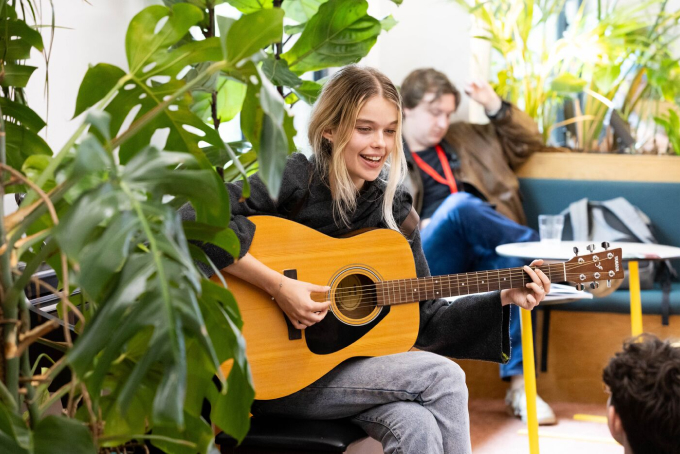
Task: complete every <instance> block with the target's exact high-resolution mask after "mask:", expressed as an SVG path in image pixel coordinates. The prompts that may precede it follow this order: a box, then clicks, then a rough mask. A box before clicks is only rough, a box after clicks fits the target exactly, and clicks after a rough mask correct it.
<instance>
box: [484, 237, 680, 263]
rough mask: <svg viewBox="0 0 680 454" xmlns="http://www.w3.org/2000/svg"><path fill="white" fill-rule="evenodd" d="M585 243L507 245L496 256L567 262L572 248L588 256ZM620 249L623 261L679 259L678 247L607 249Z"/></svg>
mask: <svg viewBox="0 0 680 454" xmlns="http://www.w3.org/2000/svg"><path fill="white" fill-rule="evenodd" d="M590 243H593V242H590ZM588 244H589V242H587V241H560V242H548V241H530V242H527V243H508V244H501V245H500V246H497V247H496V254H498V255H501V256H503V257H520V258H524V259H538V258H541V259H546V260H569V259H570V258H572V257H574V247H577V248H578V249H579V251H578V252H579V254H590V252H589V251H588V250H587V249H586V246H588ZM593 244H595V246H596V250H600V251H601V250H602V247H601V246H600V244H599V243H593ZM617 248H621V252H622V253H623V260H628V261H630V260H636V261H637V260H666V259H675V258H680V247H675V246H666V245H663V244H648V243H627V242H623V241H612V242H611V243H609V249H617Z"/></svg>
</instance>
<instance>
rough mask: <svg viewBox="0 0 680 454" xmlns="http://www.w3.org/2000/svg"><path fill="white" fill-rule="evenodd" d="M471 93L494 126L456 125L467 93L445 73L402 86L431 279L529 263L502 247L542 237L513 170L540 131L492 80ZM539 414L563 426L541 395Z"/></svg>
mask: <svg viewBox="0 0 680 454" xmlns="http://www.w3.org/2000/svg"><path fill="white" fill-rule="evenodd" d="M466 92H467V93H468V95H469V96H470V97H471V98H472V99H473V100H475V101H477V102H479V103H480V104H481V105H482V106H484V108H485V110H486V114H487V116H488V117H489V119H490V120H491V122H490V124H488V125H477V124H470V123H465V122H457V123H453V124H449V117H450V116H451V114H453V113H454V112H455V111H456V109H457V107H458V106H459V104H460V93H459V91H458V90H457V89H456V88H455V87H454V86H453V84H451V82H450V81H449V80H448V78H447V77H446V76H445V75H444V74H442V73H441V72H438V71H436V70H434V69H419V70H416V71H413V72H412V73H411V74H409V75H408V76H407V77H406V79H405V80H404V82H403V83H402V85H401V95H402V103H403V110H404V123H403V135H404V141H405V144H404V145H405V146H404V149H405V152H406V158H407V161H408V165H409V182H408V185H409V186H410V190H411V193H412V195H413V199H414V206H415V208H416V210H417V211H418V213H419V214H420V217H421V219H422V223H421V237H422V242H423V250H424V251H425V256H426V258H427V261H428V264H429V266H430V271H431V272H432V275H441V274H454V273H464V272H471V271H481V270H489V269H498V268H511V267H519V266H522V265H524V264H525V263H524V261H522V260H520V259H515V258H507V257H500V256H498V255H497V254H496V252H495V249H496V246H498V245H499V244H505V243H515V242H522V241H535V240H537V239H538V235H537V234H536V232H535V231H534V230H532V229H530V228H529V227H526V226H525V225H523V224H525V216H524V211H523V209H522V203H521V199H520V195H519V182H518V180H517V177H516V176H515V173H514V169H515V168H516V167H517V166H519V165H520V164H522V163H523V162H524V161H525V160H526V159H527V158H528V157H529V156H530V155H531V154H532V153H534V152H535V151H536V150H538V149H539V148H541V147H542V146H543V142H542V140H541V135H540V133H539V132H538V128H537V127H536V124H535V123H534V122H533V120H531V118H529V117H528V116H527V115H526V114H524V113H523V112H521V111H520V110H518V109H517V108H516V107H514V106H512V105H511V104H509V103H507V102H504V101H502V100H501V98H500V97H499V96H498V95H497V94H496V93H495V92H494V91H493V89H492V88H491V86H490V85H489V84H488V83H486V82H481V83H473V84H470V85H469V86H468V87H467V89H466ZM510 317H511V319H510V336H511V357H510V361H509V362H508V363H507V364H503V365H501V377H502V378H503V379H505V380H509V381H510V389H509V390H508V392H507V395H506V404H507V405H508V409H509V411H510V412H511V413H512V414H513V415H515V416H518V417H520V418H522V420H523V421H526V415H527V413H526V396H525V394H524V375H523V368H522V343H521V329H520V322H519V318H520V317H519V311H518V310H512V312H511V315H510ZM537 413H538V420H539V424H555V423H556V422H557V419H556V418H555V414H554V413H553V411H552V409H551V408H550V406H549V405H548V404H546V403H545V402H544V401H543V400H542V399H541V398H540V397H539V398H538V402H537Z"/></svg>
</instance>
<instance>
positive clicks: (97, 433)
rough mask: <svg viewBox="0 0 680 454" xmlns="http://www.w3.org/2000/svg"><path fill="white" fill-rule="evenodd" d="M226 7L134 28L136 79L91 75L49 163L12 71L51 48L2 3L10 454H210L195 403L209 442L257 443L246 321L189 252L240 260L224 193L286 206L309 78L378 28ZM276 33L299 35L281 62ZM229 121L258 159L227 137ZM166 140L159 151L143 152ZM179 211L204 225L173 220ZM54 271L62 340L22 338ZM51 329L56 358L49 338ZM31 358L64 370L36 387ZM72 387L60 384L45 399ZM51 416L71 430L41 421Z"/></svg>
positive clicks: (3, 322)
mask: <svg viewBox="0 0 680 454" xmlns="http://www.w3.org/2000/svg"><path fill="white" fill-rule="evenodd" d="M19 3H20V4H21V5H22V6H32V3H31V2H30V0H24V1H23V2H19ZM218 3H223V2H222V1H220V0H215V1H210V0H198V1H196V0H186V1H181V0H166V2H165V6H164V5H154V6H150V7H148V8H145V9H144V10H142V11H141V12H140V13H139V14H137V15H136V16H135V17H134V18H133V19H132V21H131V22H130V26H129V28H128V32H127V36H126V43H125V46H126V56H127V63H128V68H127V69H122V68H118V67H116V66H113V65H109V64H106V63H100V64H97V65H95V66H92V67H90V69H89V70H88V71H87V73H86V74H85V77H84V79H83V81H82V83H81V87H80V91H79V93H78V98H77V101H76V111H75V116H79V115H81V114H82V118H84V120H83V122H82V125H81V126H80V128H79V129H78V130H77V131H76V132H75V133H74V134H73V136H72V137H71V138H70V140H68V142H67V143H66V144H65V145H64V146H63V147H62V148H61V149H60V150H58V151H57V152H56V153H54V154H53V153H52V150H51V149H50V148H49V146H48V145H47V144H46V143H45V142H44V141H43V140H42V139H40V137H39V136H38V132H39V131H40V130H41V129H42V128H43V127H44V122H43V121H42V120H41V119H40V118H39V117H38V116H37V115H36V114H35V113H34V112H33V111H32V110H30V108H29V107H28V106H27V105H26V103H25V102H24V98H23V96H22V91H21V90H22V88H23V87H25V86H26V83H27V82H28V79H29V77H30V74H31V72H32V70H33V69H34V68H31V67H27V66H25V65H23V64H22V63H21V62H22V61H23V60H24V59H26V58H27V52H30V49H31V48H35V49H38V50H41V49H42V39H41V37H40V34H39V33H38V32H37V31H36V30H35V27H32V26H29V25H28V22H29V21H30V19H31V17H30V13H29V16H28V17H26V16H25V15H23V14H24V13H23V11H30V8H25V9H21V8H15V6H17V5H15V4H12V5H10V4H9V3H8V2H0V13H1V14H0V29H2V30H4V31H5V32H4V33H2V34H0V43H1V44H2V46H4V49H5V54H4V55H5V60H4V61H3V68H4V71H3V73H2V74H4V75H3V76H2V77H1V78H0V82H1V83H2V87H3V89H2V95H3V96H2V97H1V98H0V109H2V119H3V121H2V122H0V132H1V133H2V134H0V191H1V192H0V196H2V197H0V211H2V212H3V213H4V196H5V194H6V193H12V192H24V193H26V194H27V195H26V197H25V198H24V200H23V202H22V203H21V205H20V207H19V209H18V210H17V211H16V212H14V213H12V214H9V215H7V216H4V217H3V219H2V222H1V223H0V295H2V308H1V309H2V310H1V312H0V329H1V330H2V337H1V339H2V340H1V345H0V347H1V348H0V352H2V357H0V378H1V380H0V443H1V444H2V447H3V452H9V453H21V454H25V453H34V454H43V453H53V452H73V453H94V452H97V451H99V452H111V450H119V449H127V448H126V447H130V446H132V445H134V444H139V443H144V442H150V443H151V444H153V445H154V446H156V447H157V448H160V449H162V450H163V451H165V452H168V453H195V452H201V453H208V452H216V450H215V447H214V443H213V430H212V428H211V425H210V424H209V423H208V422H207V420H206V419H205V418H204V416H205V415H204V414H203V413H202V411H201V409H202V405H203V402H204V401H208V402H210V419H211V421H212V423H213V424H216V425H217V426H219V427H220V428H221V429H223V430H225V431H226V432H227V433H229V434H230V435H232V436H234V437H235V438H237V439H242V438H243V437H244V436H245V434H246V433H247V430H248V415H249V408H250V404H251V402H252V399H253V395H254V393H253V389H252V385H251V383H250V379H249V378H250V377H249V372H248V364H247V359H246V357H245V354H244V345H243V339H242V338H241V335H240V327H241V320H240V317H239V310H238V303H237V302H236V301H235V300H234V298H233V296H232V295H231V293H230V292H229V290H228V289H226V288H224V287H223V286H220V285H217V284H215V283H213V282H211V281H208V280H206V279H205V278H204V277H203V276H202V275H201V274H200V273H199V271H198V270H197V268H196V266H195V264H194V261H195V260H199V261H203V262H205V263H207V264H208V265H212V264H211V263H210V260H209V259H208V258H207V257H206V256H205V254H204V253H203V252H202V251H201V250H200V249H199V248H198V247H196V246H195V245H194V244H192V242H191V241H207V242H211V243H214V244H216V245H218V246H220V247H222V248H224V249H225V250H227V251H229V252H231V253H232V254H236V253H237V251H238V248H239V244H238V241H237V239H236V236H235V234H234V233H233V231H231V230H230V229H229V228H228V219H229V217H230V209H229V197H228V194H227V192H226V189H225V186H224V181H225V179H227V180H228V179H233V178H237V177H243V176H245V175H246V174H247V172H248V170H249V169H252V168H253V167H254V166H257V167H258V168H259V169H260V172H261V175H262V176H263V179H264V180H265V182H266V183H267V185H268V187H269V189H270V191H271V193H272V194H277V193H278V188H279V185H280V178H281V170H282V168H283V165H284V163H285V159H286V157H287V155H288V154H289V153H290V152H291V151H293V150H294V144H293V141H292V137H293V136H294V134H295V130H294V128H293V124H292V116H291V114H290V113H289V110H288V108H287V105H288V104H291V103H294V102H296V100H303V101H305V102H311V101H313V99H314V97H315V96H316V94H318V90H319V88H320V86H319V85H318V84H317V83H315V82H312V81H307V80H303V79H302V78H301V77H300V76H302V75H303V74H304V73H306V72H308V71H312V70H317V69H323V68H326V67H329V66H338V65H342V64H346V63H349V62H353V61H356V60H358V59H360V58H361V57H363V56H364V55H365V54H366V53H367V52H368V51H369V50H370V48H371V47H372V45H373V44H374V43H375V40H376V39H377V36H378V35H379V34H380V32H381V30H382V26H381V23H380V21H378V20H377V19H375V18H373V17H371V16H369V15H368V14H367V13H366V11H367V7H368V5H367V2H366V0H328V1H323V0H321V1H315V2H311V3H310V2H299V1H295V0H290V3H289V4H288V5H286V2H283V5H282V2H281V1H273V2H272V1H268V2H261V1H257V0H252V1H251V0H238V1H237V0H233V1H228V3H231V4H232V5H234V6H236V7H237V8H238V9H239V10H240V11H241V13H243V14H242V16H241V17H240V18H238V19H233V18H228V17H219V16H217V15H216V14H215V6H216V5H217V4H218ZM281 6H283V8H281ZM284 17H288V18H290V22H291V23H290V24H289V25H290V26H289V27H288V28H286V30H287V31H288V33H290V34H292V35H299V36H297V38H296V40H295V41H294V43H293V42H291V43H290V45H289V46H286V45H285V44H284V43H286V42H287V38H284ZM294 22H297V23H294ZM192 29H195V30H200V31H202V32H203V33H202V34H203V37H202V38H196V37H195V36H196V35H197V33H194V34H192V33H191V30H192ZM329 29H331V30H332V32H333V33H325V32H324V31H327V30H329ZM253 30H258V33H253V32H252V31H253ZM263 49H266V50H264V51H263ZM320 50H323V52H320ZM348 50H349V52H348ZM341 51H342V52H341ZM234 112H239V113H240V114H241V115H240V125H241V128H242V130H243V134H244V136H245V137H246V139H247V143H243V142H239V143H231V144H230V143H225V142H224V141H223V140H222V138H221V137H220V134H219V127H220V124H224V122H228V121H231V120H232V119H233V118H234V116H235V114H234ZM126 118H132V122H131V124H130V126H128V127H125V126H124V124H125V123H126V122H125V119H126ZM164 129H167V130H168V131H169V133H168V134H167V139H166V140H165V143H164V145H163V146H162V147H161V148H156V147H153V146H149V141H150V139H151V137H152V136H153V135H154V133H155V132H156V131H159V130H164ZM243 195H244V197H247V196H248V187H247V185H246V186H244V194H243ZM185 202H190V203H192V205H193V206H194V208H195V210H196V213H197V220H196V222H191V223H182V222H181V220H180V219H179V217H178V215H177V213H176V209H177V207H179V206H180V205H181V204H183V203H185ZM44 262H47V263H49V264H50V265H51V266H52V268H54V270H55V271H56V273H57V275H58V277H59V284H58V285H57V286H56V288H50V289H49V290H51V291H53V292H55V294H56V295H58V296H59V301H60V302H59V315H60V318H61V323H59V322H58V321H55V320H48V321H46V322H45V323H42V324H40V325H38V326H31V324H30V319H31V317H30V313H29V312H30V307H29V305H30V302H29V301H28V300H27V298H26V295H25V293H24V288H25V287H26V286H27V285H29V283H31V282H32V281H35V276H34V273H35V271H36V270H37V269H38V267H39V266H40V265H41V264H43V263H44ZM21 263H23V265H22V266H20V264H21ZM212 266H214V265H212ZM36 284H38V285H43V286H44V283H37V282H36ZM75 288H78V289H79V293H78V294H77V295H73V294H72V291H73V290H74V289H75ZM55 329H58V330H61V331H62V332H63V342H60V343H54V342H50V341H47V340H46V339H45V338H44V336H45V335H46V334H47V333H49V332H51V331H53V330H55ZM37 343H46V344H49V345H50V346H51V347H53V348H57V349H60V350H62V351H63V356H62V357H61V358H59V359H57V358H53V361H52V362H51V363H50V365H48V366H47V367H44V368H42V369H40V368H38V366H37V364H32V363H31V362H30V359H29V350H30V349H31V346H33V345H34V344H37ZM223 363H228V364H229V366H230V372H229V374H228V375H227V376H225V375H224V373H223V372H222V371H221V368H220V366H221V365H222V364H223ZM63 373H67V380H66V383H65V384H64V385H63V386H60V387H59V388H58V389H53V387H51V385H52V384H53V383H54V381H55V378H56V377H59V376H62V375H61V374H63ZM59 401H64V402H65V408H64V410H63V412H62V413H61V414H57V415H48V414H47V413H46V411H47V409H48V408H50V407H51V406H52V405H53V404H55V403H58V402H59ZM121 446H122V447H123V448H120V447H121Z"/></svg>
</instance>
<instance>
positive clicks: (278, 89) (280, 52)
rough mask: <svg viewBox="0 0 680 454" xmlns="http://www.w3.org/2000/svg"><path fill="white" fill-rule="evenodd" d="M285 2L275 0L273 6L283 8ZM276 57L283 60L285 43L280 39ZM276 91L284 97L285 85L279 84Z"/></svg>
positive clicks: (277, 44)
mask: <svg viewBox="0 0 680 454" xmlns="http://www.w3.org/2000/svg"><path fill="white" fill-rule="evenodd" d="M282 3H283V0H274V3H273V6H274V8H281V4H282ZM274 49H275V50H274V58H276V59H277V60H281V54H282V53H283V43H282V42H281V41H279V42H278V43H276V44H274ZM276 91H278V92H279V94H280V95H281V97H282V98H283V97H284V96H283V87H282V86H281V85H278V86H277V87H276Z"/></svg>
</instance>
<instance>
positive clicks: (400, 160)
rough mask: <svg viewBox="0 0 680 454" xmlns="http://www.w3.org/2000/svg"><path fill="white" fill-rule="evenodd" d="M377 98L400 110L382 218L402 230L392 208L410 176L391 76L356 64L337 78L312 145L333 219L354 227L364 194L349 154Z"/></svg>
mask: <svg viewBox="0 0 680 454" xmlns="http://www.w3.org/2000/svg"><path fill="white" fill-rule="evenodd" d="M374 96H381V97H382V98H383V99H385V100H387V101H389V102H391V103H392V104H393V105H394V107H395V108H396V109H397V127H396V135H395V137H396V139H395V144H394V149H392V150H387V152H388V156H387V158H386V160H385V169H386V170H387V181H386V182H385V193H384V196H383V206H382V212H383V213H382V214H383V216H382V217H383V221H384V222H385V224H387V226H388V227H389V228H390V229H393V230H396V231H399V226H398V225H397V221H396V220H395V219H394V214H393V212H392V209H393V204H394V196H395V194H396V192H397V187H398V186H399V184H400V183H401V182H402V181H403V179H404V176H405V174H406V158H405V157H404V150H403V145H402V141H401V119H402V112H401V98H400V96H399V92H398V91H397V89H396V88H395V86H394V84H392V82H391V81H390V79H388V78H387V76H385V75H384V74H383V73H381V72H380V71H378V70H376V69H373V68H361V67H358V66H356V65H350V66H346V67H344V68H342V69H341V70H340V71H338V72H337V73H335V74H334V75H333V77H332V78H331V79H330V80H329V81H328V82H327V83H326V84H325V85H324V88H323V90H322V91H321V95H320V96H319V99H318V100H317V102H316V104H315V105H314V110H313V111H312V115H311V120H310V122H309V130H308V137H309V143H310V144H311V145H312V149H313V151H314V155H315V156H316V165H317V170H318V172H319V174H320V175H322V177H323V178H324V180H325V182H326V183H327V184H328V185H329V187H330V189H331V194H332V197H333V215H334V217H335V216H338V217H339V218H340V220H341V221H342V222H343V223H344V224H345V225H346V226H348V227H349V214H350V213H352V212H353V211H354V210H355V209H356V203H357V196H358V191H357V188H356V186H355V185H354V183H353V182H352V179H351V177H350V175H349V172H348V170H347V166H346V164H345V159H344V156H343V154H344V150H345V147H346V146H347V144H348V143H349V141H350V139H351V137H352V133H353V132H354V127H355V123H356V119H357V116H358V115H359V111H360V110H361V109H362V108H363V106H364V105H365V104H366V102H367V101H368V100H369V99H371V98H372V97H374ZM328 131H333V142H332V143H331V141H330V140H328V139H326V138H325V137H324V136H323V134H324V132H328ZM382 175H383V173H381V176H382ZM379 178H380V177H379Z"/></svg>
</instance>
